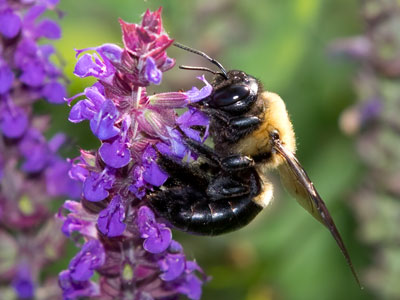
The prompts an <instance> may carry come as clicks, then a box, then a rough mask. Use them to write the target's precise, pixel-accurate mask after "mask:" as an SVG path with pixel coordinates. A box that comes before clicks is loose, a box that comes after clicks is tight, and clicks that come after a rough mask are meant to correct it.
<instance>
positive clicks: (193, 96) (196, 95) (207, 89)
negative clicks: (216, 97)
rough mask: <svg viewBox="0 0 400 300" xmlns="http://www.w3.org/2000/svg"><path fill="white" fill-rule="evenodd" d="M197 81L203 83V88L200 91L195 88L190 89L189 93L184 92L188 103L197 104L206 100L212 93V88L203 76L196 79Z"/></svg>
mask: <svg viewBox="0 0 400 300" xmlns="http://www.w3.org/2000/svg"><path fill="white" fill-rule="evenodd" d="M197 79H199V80H201V81H203V82H204V83H205V86H204V87H202V88H201V89H200V90H199V89H198V88H197V87H192V89H191V90H190V91H187V92H185V93H184V94H185V95H186V96H187V97H188V103H194V102H198V101H200V100H203V99H204V98H207V97H208V96H210V95H211V93H212V90H213V88H212V86H211V85H210V84H209V83H208V82H207V80H206V78H205V77H204V75H202V76H200V77H197Z"/></svg>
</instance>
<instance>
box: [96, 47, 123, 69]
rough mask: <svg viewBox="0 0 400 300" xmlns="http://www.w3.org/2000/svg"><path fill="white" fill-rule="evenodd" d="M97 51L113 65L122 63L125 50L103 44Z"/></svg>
mask: <svg viewBox="0 0 400 300" xmlns="http://www.w3.org/2000/svg"><path fill="white" fill-rule="evenodd" d="M96 51H97V52H98V53H99V54H100V55H101V56H102V57H104V58H106V59H107V60H109V61H110V62H112V63H113V64H117V63H121V57H122V52H123V49H122V48H121V47H119V46H118V45H115V44H103V45H101V46H100V47H97V48H96Z"/></svg>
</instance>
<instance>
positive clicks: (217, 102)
mask: <svg viewBox="0 0 400 300" xmlns="http://www.w3.org/2000/svg"><path fill="white" fill-rule="evenodd" d="M249 94H250V89H249V87H248V86H246V85H231V86H228V87H226V88H223V89H221V90H218V91H216V92H215V93H214V95H213V101H212V106H214V107H222V106H227V105H231V104H233V103H235V102H238V101H239V100H242V99H245V98H246V97H248V96H249Z"/></svg>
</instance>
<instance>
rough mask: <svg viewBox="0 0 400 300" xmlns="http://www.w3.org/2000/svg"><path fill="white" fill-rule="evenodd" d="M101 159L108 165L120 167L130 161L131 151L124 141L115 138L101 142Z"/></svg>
mask: <svg viewBox="0 0 400 300" xmlns="http://www.w3.org/2000/svg"><path fill="white" fill-rule="evenodd" d="M99 154H100V157H101V159H102V160H103V161H104V162H105V163H106V164H107V165H108V166H110V167H113V168H116V169H118V168H122V167H124V166H126V165H127V164H129V162H130V161H131V155H130V154H131V153H130V151H129V149H128V148H127V147H126V144H125V143H121V142H120V140H118V139H117V140H115V141H114V142H112V143H111V144H110V143H103V145H101V147H100V149H99Z"/></svg>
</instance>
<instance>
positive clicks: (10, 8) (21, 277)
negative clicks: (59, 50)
mask: <svg viewBox="0 0 400 300" xmlns="http://www.w3.org/2000/svg"><path fill="white" fill-rule="evenodd" d="M57 2H58V1H56V0H36V1H35V0H34V1H22V0H21V1H16V0H14V1H6V0H3V1H0V180H1V181H0V236H1V237H0V249H1V250H0V252H1V253H2V255H1V258H0V264H1V265H2V266H3V267H2V268H1V270H0V278H1V279H2V282H3V283H11V285H9V286H7V287H4V288H2V287H0V294H1V295H5V294H7V293H9V292H12V291H9V289H10V288H11V286H12V287H13V290H14V291H13V292H12V293H15V294H16V296H15V298H18V299H31V298H33V297H35V298H37V299H39V298H40V299H43V298H48V299H50V298H52V297H59V292H58V291H57V290H55V289H54V287H53V286H54V282H51V281H48V282H47V283H43V284H42V283H41V282H40V281H39V280H40V276H42V275H41V274H40V273H41V270H42V269H43V267H44V266H45V265H46V264H47V263H48V262H49V261H52V260H55V259H57V258H58V257H59V255H61V248H62V246H63V244H64V237H63V236H62V234H58V232H57V229H56V228H57V226H58V225H57V224H55V223H54V218H53V213H52V212H51V211H50V208H49V207H50V203H51V202H52V201H53V200H54V197H57V196H68V197H78V196H79V195H80V186H79V185H80V184H79V183H77V182H75V181H73V180H72V179H70V178H69V177H68V176H67V174H68V170H69V168H70V163H68V162H66V161H65V160H64V159H62V158H61V157H60V156H59V155H58V154H57V151H58V150H59V148H60V147H61V146H62V144H63V143H64V142H65V136H64V135H63V134H56V135H55V136H53V137H52V138H51V139H50V140H49V141H47V140H46V138H45V137H44V135H43V134H44V132H45V131H46V129H47V128H48V126H49V118H48V117H47V116H45V115H41V116H38V115H34V114H33V107H32V106H33V104H34V103H35V102H36V101H38V100H40V99H45V100H46V101H48V102H50V103H55V104H57V103H60V104H61V103H63V98H64V96H65V94H66V92H65V87H64V84H63V81H62V72H61V71H60V70H59V69H58V68H57V67H56V66H55V65H54V64H53V63H52V62H51V60H50V59H51V55H52V54H53V53H54V48H53V46H52V45H49V44H44V43H43V41H42V40H43V39H44V38H47V39H58V38H59V37H60V36H61V31H60V28H59V26H58V25H57V23H56V22H54V21H52V20H50V19H46V18H43V17H42V15H43V14H44V13H45V12H46V11H48V10H55V9H56V5H57ZM40 289H43V291H44V292H43V293H41V294H42V296H38V291H39V290H40ZM57 295H58V296H57Z"/></svg>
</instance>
